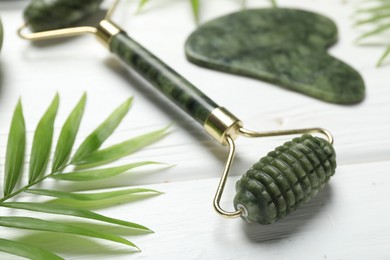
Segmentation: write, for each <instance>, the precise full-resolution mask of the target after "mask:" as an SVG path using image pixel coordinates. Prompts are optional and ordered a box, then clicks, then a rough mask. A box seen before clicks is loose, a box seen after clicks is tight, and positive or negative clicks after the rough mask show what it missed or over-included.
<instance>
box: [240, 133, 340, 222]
mask: <svg viewBox="0 0 390 260" xmlns="http://www.w3.org/2000/svg"><path fill="white" fill-rule="evenodd" d="M335 170H336V154H335V151H334V149H333V146H332V145H331V144H330V143H328V142H327V141H325V140H324V139H321V138H317V137H313V136H311V135H303V136H302V137H298V138H295V139H293V140H292V141H291V142H286V143H285V144H283V145H282V146H280V147H277V148H276V149H275V150H274V151H272V152H270V153H268V155H267V156H265V157H263V158H261V159H260V160H259V161H258V162H257V163H255V164H254V165H253V166H252V168H250V169H249V170H248V171H247V172H246V173H245V174H244V175H243V176H242V178H241V179H240V180H239V181H238V182H237V183H236V190H237V194H236V196H235V198H234V207H235V208H236V209H239V208H240V207H243V208H245V210H246V211H247V212H248V216H243V217H242V218H243V219H244V220H245V221H247V222H258V223H260V224H271V223H273V222H275V221H277V220H278V219H281V218H283V217H285V216H286V215H287V214H289V213H290V212H292V211H294V210H296V209H297V208H298V207H299V206H300V205H302V204H303V203H306V202H308V201H309V200H310V199H311V198H313V196H315V195H316V194H317V193H318V192H319V191H320V190H322V189H323V188H324V186H325V185H326V184H327V183H328V182H329V179H330V177H331V176H333V175H334V173H335Z"/></svg>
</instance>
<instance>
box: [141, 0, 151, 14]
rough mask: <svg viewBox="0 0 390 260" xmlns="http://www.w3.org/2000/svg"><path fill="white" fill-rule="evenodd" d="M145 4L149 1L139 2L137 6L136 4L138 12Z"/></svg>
mask: <svg viewBox="0 0 390 260" xmlns="http://www.w3.org/2000/svg"><path fill="white" fill-rule="evenodd" d="M147 2H149V0H140V1H139V4H138V11H140V10H141V9H142V7H144V5H146V3H147Z"/></svg>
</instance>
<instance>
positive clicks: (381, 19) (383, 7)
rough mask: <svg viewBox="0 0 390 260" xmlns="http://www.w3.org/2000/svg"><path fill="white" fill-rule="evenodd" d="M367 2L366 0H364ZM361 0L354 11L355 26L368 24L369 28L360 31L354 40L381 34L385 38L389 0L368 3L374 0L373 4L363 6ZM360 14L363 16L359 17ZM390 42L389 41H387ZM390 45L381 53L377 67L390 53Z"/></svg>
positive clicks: (389, 7) (359, 40) (388, 25)
mask: <svg viewBox="0 0 390 260" xmlns="http://www.w3.org/2000/svg"><path fill="white" fill-rule="evenodd" d="M366 2H368V1H366ZM366 2H365V1H362V2H361V4H360V5H358V7H357V10H356V12H355V16H356V17H355V20H356V22H355V26H359V27H363V26H368V27H369V28H370V29H369V30H368V31H366V32H364V33H362V34H361V35H360V36H359V37H358V38H357V39H356V42H358V43H360V42H361V41H362V40H365V39H367V38H371V37H374V36H383V38H385V36H386V35H385V33H386V32H387V31H389V30H390V23H389V20H390V12H389V10H390V2H389V1H383V0H382V1H380V0H379V1H370V3H372V2H375V4H374V6H370V7H365V6H364V3H366ZM361 15H364V16H363V17H364V18H362V19H361V18H359V17H360V16H361ZM389 44H390V43H389ZM389 49H390V46H388V47H387V48H386V50H385V52H384V53H383V54H382V55H381V57H380V58H379V60H378V62H377V64H376V65H377V67H379V66H381V65H382V64H383V62H384V61H385V59H386V58H387V56H388V55H389V54H390V50H389Z"/></svg>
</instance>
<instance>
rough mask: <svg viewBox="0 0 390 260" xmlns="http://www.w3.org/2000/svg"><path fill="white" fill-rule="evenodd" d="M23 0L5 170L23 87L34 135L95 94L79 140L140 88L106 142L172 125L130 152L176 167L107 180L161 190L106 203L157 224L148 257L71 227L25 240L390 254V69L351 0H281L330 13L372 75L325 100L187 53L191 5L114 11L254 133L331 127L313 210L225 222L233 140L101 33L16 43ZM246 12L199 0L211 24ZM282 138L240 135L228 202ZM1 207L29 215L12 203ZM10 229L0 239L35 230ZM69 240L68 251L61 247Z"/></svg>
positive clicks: (171, 252) (6, 96)
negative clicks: (51, 107) (54, 102)
mask: <svg viewBox="0 0 390 260" xmlns="http://www.w3.org/2000/svg"><path fill="white" fill-rule="evenodd" d="M27 2H28V1H1V2H0V16H1V19H2V22H3V26H4V29H5V42H4V46H3V50H2V52H1V54H0V71H1V76H0V126H1V127H0V167H3V166H4V163H3V162H4V155H5V153H4V152H5V145H6V135H7V133H8V128H9V122H10V119H11V117H12V112H13V108H14V106H15V104H16V102H17V100H18V98H19V97H21V98H22V100H23V104H24V110H25V115H26V120H27V128H28V131H29V135H28V139H29V144H31V139H32V133H33V130H34V128H35V126H36V123H37V121H38V119H39V118H40V117H41V115H42V113H43V111H44V110H45V108H46V107H47V105H48V104H49V103H50V100H51V98H52V97H53V96H54V94H55V93H56V92H58V93H60V95H61V106H60V111H59V117H58V120H57V122H56V129H57V130H58V129H59V128H60V127H61V125H62V122H63V120H64V119H65V117H66V116H67V114H68V113H69V111H70V109H71V108H72V106H74V104H75V103H76V101H77V99H78V98H79V97H80V96H81V95H82V93H83V92H84V91H86V92H87V93H88V105H87V110H86V113H85V117H84V119H83V123H82V128H81V130H80V137H79V140H82V138H83V137H85V136H86V135H87V134H88V133H89V132H90V131H91V130H93V129H94V127H96V126H97V125H98V124H99V122H100V121H102V120H103V119H104V118H105V117H106V116H107V115H108V114H109V112H110V111H111V110H112V109H114V108H115V107H116V106H118V105H119V103H120V102H122V101H124V100H125V99H126V98H127V97H129V96H132V95H133V96H134V97H135V101H134V104H133V107H132V111H131V112H130V113H129V115H128V116H127V117H126V119H125V120H124V122H123V124H122V125H121V126H120V128H119V129H118V131H117V132H116V133H115V134H114V135H113V136H112V138H110V140H108V143H107V145H108V144H113V143H115V142H119V141H121V140H124V139H125V138H128V137H130V136H135V135H137V134H140V133H143V132H145V131H152V130H155V129H158V128H161V127H164V126H166V125H168V124H170V123H173V127H172V134H170V135H169V136H168V137H166V138H165V139H164V140H162V141H160V142H158V143H157V144H155V145H153V146H150V147H148V148H147V149H145V150H143V151H141V152H139V153H136V154H134V155H132V156H129V157H128V158H126V159H124V160H123V161H126V162H132V161H139V160H156V161H162V162H167V163H170V164H174V165H176V166H175V167H171V168H163V169H161V171H160V168H145V169H143V170H134V171H133V172H132V173H129V174H128V178H127V179H126V181H123V179H122V178H120V177H118V178H114V179H112V180H110V182H109V186H111V187H120V186H123V185H141V186H142V187H148V188H155V189H158V190H161V191H164V192H165V194H164V195H161V196H159V197H156V198H150V199H147V200H143V201H139V202H136V203H133V204H128V205H121V206H117V207H113V208H110V209H105V210H99V212H100V213H103V214H107V215H109V216H113V217H118V218H124V219H128V220H130V221H136V222H140V223H142V224H145V225H147V226H150V227H151V228H152V229H153V230H155V231H156V233H155V234H152V235H147V236H128V238H129V239H130V240H132V241H134V242H135V243H137V244H138V245H139V246H140V247H141V248H142V249H143V252H142V253H137V254H129V251H128V250H127V249H126V248H124V247H122V246H120V245H119V246H118V245H115V244H113V243H105V242H102V241H98V240H94V241H93V242H87V241H86V240H85V239H77V240H71V239H69V237H67V236H64V237H61V240H60V241H53V240H54V239H55V237H54V236H52V235H50V234H47V233H43V234H41V235H39V236H37V235H33V233H32V232H31V233H29V232H28V234H31V236H30V240H31V239H32V240H33V241H35V243H37V244H39V243H44V244H48V245H49V246H50V248H52V249H53V250H55V251H56V252H58V253H59V254H60V255H63V256H65V257H66V258H69V259H88V258H96V259H111V258H114V257H115V258H121V259H132V258H137V259H138V258H141V259H288V260H290V259H308V260H312V259H389V255H390V253H389V252H390V233H389V230H390V224H389V221H388V219H389V217H390V207H389V203H388V202H387V198H388V197H389V196H390V189H389V187H390V177H389V176H390V175H389V174H388V172H389V171H390V148H389V147H390V136H389V132H390V117H389V116H388V115H389V113H390V90H389V87H388V81H389V79H390V78H389V76H388V72H387V70H388V66H384V67H383V68H379V69H377V68H374V64H375V61H376V59H377V57H379V56H380V55H381V53H382V51H383V50H382V48H378V47H375V48H364V47H359V46H356V45H354V44H353V41H354V39H355V37H356V36H357V31H356V30H355V29H353V28H352V27H351V24H352V22H351V20H350V15H351V13H352V11H353V9H352V6H353V5H351V4H350V3H349V2H345V1H338V0H328V1H318V0H316V1H314V0H299V1H298V0H289V1H287V0H280V1H279V2H280V5H281V6H286V7H287V6H290V7H297V8H301V9H307V10H313V11H316V12H320V13H322V14H324V15H327V16H329V17H331V18H332V19H334V20H335V22H336V23H337V25H338V27H339V31H340V40H339V42H338V44H337V45H335V46H334V47H332V48H331V50H330V51H331V53H332V54H333V55H335V56H336V57H338V58H340V59H342V60H344V61H346V62H348V63H349V64H351V65H352V66H354V67H355V68H356V69H358V70H359V71H360V72H361V73H362V75H363V77H364V80H365V82H366V85H367V96H366V99H365V100H364V102H362V103H361V104H358V105H354V106H339V105H333V104H328V103H324V102H321V101H318V100H315V99H312V98H309V97H305V96H303V95H300V94H297V93H294V92H291V91H287V90H285V89H281V88H278V87H275V86H273V85H271V84H268V83H264V82H260V81H257V80H254V79H248V78H244V77H239V76H234V75H229V74H226V73H222V72H216V71H211V70H208V69H204V68H200V67H198V66H196V65H193V64H191V63H189V62H188V61H187V60H186V59H185V56H184V50H183V44H184V42H185V39H186V37H187V36H188V35H189V33H191V32H192V31H193V30H194V29H195V25H194V23H193V19H192V16H191V11H190V6H189V3H188V2H187V1H179V0H176V1H173V0H172V1H168V0H153V1H149V3H148V5H146V6H145V10H144V11H142V12H141V13H139V14H137V15H134V14H133V12H134V9H135V4H134V3H131V2H129V3H126V4H124V5H123V7H122V9H121V10H120V12H118V13H117V14H116V15H115V19H116V21H118V23H120V24H121V25H122V26H123V28H125V29H126V30H127V31H128V32H129V34H130V35H132V37H133V38H134V39H136V40H137V41H139V42H140V43H141V44H143V45H145V47H147V48H149V49H150V50H151V51H153V52H154V53H155V54H156V55H157V56H159V57H160V58H161V59H162V60H164V61H166V62H167V63H168V64H169V65H171V66H172V67H173V68H174V69H176V70H177V71H178V72H180V73H181V74H183V75H184V76H185V77H186V78H188V79H189V80H190V81H191V82H193V83H194V84H195V85H196V86H198V87H199V88H200V89H201V90H202V91H204V92H205V93H207V94H208V95H209V96H210V97H211V98H213V99H215V100H216V101H217V103H219V104H220V105H222V106H225V107H227V108H228V109H229V110H231V111H232V112H233V113H234V114H236V115H237V116H238V117H240V118H241V119H242V120H243V121H244V122H245V125H246V126H248V127H250V128H254V129H259V130H262V129H264V130H274V129H288V128H302V127H312V126H321V127H325V128H327V129H329V130H331V131H332V133H334V135H335V138H336V143H335V147H336V150H337V153H338V164H339V168H338V171H337V175H336V176H335V177H334V179H333V180H332V182H331V185H330V187H329V188H328V189H327V190H326V191H325V192H324V193H323V194H322V195H320V197H318V198H317V199H315V200H314V201H313V202H312V203H310V204H309V205H307V206H306V207H305V208H304V209H301V210H299V211H298V212H296V214H294V215H292V216H291V217H289V218H288V219H286V220H284V221H282V222H280V223H278V224H275V225H272V226H266V227H263V226H256V225H246V224H244V223H243V222H242V221H240V220H226V219H223V218H221V217H220V216H218V215H217V214H215V213H214V211H213V209H212V207H211V201H212V197H213V195H214V192H215V188H216V185H217V182H218V177H219V175H220V172H221V169H222V167H223V164H224V159H225V156H226V150H225V148H224V147H220V146H219V145H218V144H217V143H216V142H214V141H213V140H211V139H210V138H209V137H208V136H207V135H206V134H205V133H204V132H203V130H202V128H200V127H199V126H198V125H197V123H196V122H194V121H193V120H192V119H190V118H188V117H187V115H185V114H184V113H183V112H181V111H178V109H176V107H174V106H173V105H172V104H170V103H168V102H167V100H166V99H165V98H164V97H162V96H161V95H160V94H158V93H156V92H155V91H154V90H153V89H152V88H151V87H150V86H149V85H148V84H147V83H146V82H145V81H143V80H142V79H140V78H139V77H138V76H136V75H135V74H134V73H133V72H131V71H129V70H127V69H126V68H124V66H123V65H122V64H121V63H120V62H118V60H117V59H116V58H114V57H113V56H112V55H111V54H110V53H109V52H107V50H105V49H104V48H103V47H102V46H100V45H99V44H98V43H97V42H96V41H95V39H93V38H92V37H89V36H86V37H79V38H76V39H69V40H66V41H63V42H61V41H56V42H53V43H45V44H43V43H37V44H31V43H29V42H25V41H23V40H21V39H19V38H18V37H17V35H16V33H15V31H16V28H17V26H18V25H19V24H20V23H22V18H21V17H22V9H23V8H24V6H25V5H26V4H27ZM247 2H248V6H249V7H265V6H267V5H268V3H267V1H254V0H251V1H247ZM239 8H240V1H238V0H237V1H228V0H213V1H203V2H202V6H201V9H202V15H201V19H202V21H207V20H210V19H212V18H215V17H218V16H220V15H223V14H227V13H230V12H233V11H236V10H238V9H239ZM287 139H288V137H287V138H284V137H278V138H270V139H262V140H255V141H253V140H249V139H245V138H243V139H239V140H238V155H237V160H236V161H235V165H234V171H233V173H232V175H234V176H233V177H232V178H231V179H229V183H228V187H227V193H226V195H225V196H224V199H223V201H224V205H225V206H226V207H231V205H230V204H231V200H232V198H233V196H234V194H233V193H234V183H233V182H234V181H233V180H236V179H237V178H238V176H240V175H241V174H242V173H243V172H245V170H246V169H247V168H248V167H249V166H250V165H251V164H252V163H253V162H255V161H256V160H257V159H258V158H259V157H260V156H261V155H263V154H264V153H266V152H267V151H269V150H271V149H272V148H273V147H275V146H277V145H279V144H280V143H282V142H283V141H285V140H287ZM79 142H80V141H79ZM0 182H2V178H0ZM0 184H1V183H0ZM104 184H107V183H104ZM46 185H47V186H50V185H52V183H49V184H46ZM63 186H64V187H63V188H66V189H69V190H78V189H80V188H81V186H80V185H79V184H77V185H71V184H66V185H63ZM99 186H101V183H100V184H99V183H95V184H90V185H89V188H91V189H92V188H97V187H99ZM0 212H1V214H8V213H9V214H21V212H16V211H7V210H4V209H1V211H0ZM1 230H2V231H1V232H2V236H11V237H20V236H23V235H22V234H26V233H25V232H24V231H23V232H20V231H17V230H11V229H4V228H2V229H1ZM121 232H122V233H123V232H124V231H123V230H122V231H121ZM123 234H124V235H126V233H123ZM24 239H26V238H24ZM64 241H65V242H66V243H65V245H64V243H63V242H64ZM95 243H99V244H102V245H104V247H103V248H102V249H101V250H99V251H97V252H96V251H95V250H94V249H93V248H92V245H95ZM69 250H70V251H72V253H71V254H67V253H66V251H69ZM0 258H2V259H8V258H10V257H9V256H8V255H0Z"/></svg>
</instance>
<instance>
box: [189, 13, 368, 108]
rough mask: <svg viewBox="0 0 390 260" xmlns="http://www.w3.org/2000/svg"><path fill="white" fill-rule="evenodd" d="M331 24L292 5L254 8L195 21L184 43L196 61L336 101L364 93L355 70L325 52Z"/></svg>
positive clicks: (357, 97)
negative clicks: (194, 28)
mask: <svg viewBox="0 0 390 260" xmlns="http://www.w3.org/2000/svg"><path fill="white" fill-rule="evenodd" d="M336 41H337V27H336V25H335V24H334V22H333V21H331V20H330V19H329V18H326V17H324V16H322V15H318V14H315V13H311V12H307V11H303V10H296V9H282V8H269V9H254V10H245V11H241V12H237V13H233V14H230V15H226V16H223V17H220V18H217V19H215V20H212V21H210V22H208V23H206V24H204V25H202V26H200V27H199V28H198V29H197V30H196V31H195V32H193V33H192V34H191V35H190V37H189V38H188V40H187V43H186V55H187V58H188V59H189V60H190V61H191V62H194V63H196V64H198V65H200V66H204V67H208V68H212V69H216V70H222V71H226V72H229V73H234V74H239V75H244V76H249V77H253V78H258V79H261V80H264V81H268V82H272V83H275V84H277V85H280V86H282V87H285V88H287V89H290V90H294V91H298V92H301V93H303V94H306V95H309V96H312V97H315V98H318V99H321V100H324V101H327V102H331V103H339V104H353V103H358V102H360V101H362V100H363V98H364V92H365V91H364V89H365V87H364V82H363V80H362V77H361V76H360V74H359V73H358V72H357V71H356V70H354V69H353V68H352V67H350V66H349V65H347V64H345V63H344V62H342V61H340V60H338V59H336V58H334V57H332V56H330V55H329V54H328V53H327V49H328V48H329V47H330V46H331V45H333V44H334V43H335V42H336Z"/></svg>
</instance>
